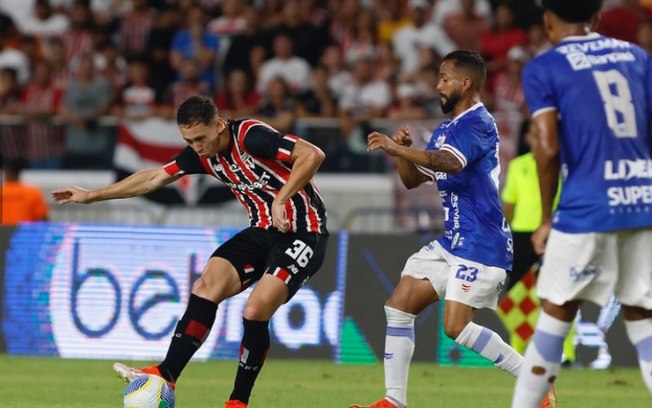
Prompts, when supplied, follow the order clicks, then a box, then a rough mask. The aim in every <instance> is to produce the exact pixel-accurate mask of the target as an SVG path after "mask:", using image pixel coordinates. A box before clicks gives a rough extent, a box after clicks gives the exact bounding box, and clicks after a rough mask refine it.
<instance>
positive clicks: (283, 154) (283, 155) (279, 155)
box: [276, 148, 292, 162]
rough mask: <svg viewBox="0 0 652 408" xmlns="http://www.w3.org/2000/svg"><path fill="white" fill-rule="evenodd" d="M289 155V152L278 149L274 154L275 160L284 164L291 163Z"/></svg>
mask: <svg viewBox="0 0 652 408" xmlns="http://www.w3.org/2000/svg"><path fill="white" fill-rule="evenodd" d="M290 154H291V153H290V152H289V151H287V150H285V149H280V148H279V149H278V151H277V152H276V160H280V161H284V162H289V161H292V158H291V156H290Z"/></svg>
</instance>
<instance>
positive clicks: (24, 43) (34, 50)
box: [20, 35, 43, 69]
mask: <svg viewBox="0 0 652 408" xmlns="http://www.w3.org/2000/svg"><path fill="white" fill-rule="evenodd" d="M20 50H21V51H22V52H24V53H25V56H26V57H27V60H28V61H29V66H30V69H31V67H32V66H33V65H34V62H35V61H37V60H40V59H43V48H42V47H41V44H40V42H39V41H38V40H37V39H36V38H35V37H33V36H31V35H21V36H20Z"/></svg>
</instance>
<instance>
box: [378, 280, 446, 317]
mask: <svg viewBox="0 0 652 408" xmlns="http://www.w3.org/2000/svg"><path fill="white" fill-rule="evenodd" d="M437 300H439V297H438V296H437V293H436V292H435V289H434V288H433V286H432V283H430V281H429V280H427V279H417V278H414V277H412V276H402V277H401V280H400V281H399V282H398V285H397V286H396V288H395V289H394V291H393V292H392V294H391V296H390V297H389V299H387V302H385V305H386V306H389V307H392V308H394V309H398V310H401V311H403V312H407V313H412V314H415V315H416V314H419V313H420V312H421V311H422V310H423V309H425V308H426V307H428V306H429V305H431V304H433V303H435V302H436V301H437Z"/></svg>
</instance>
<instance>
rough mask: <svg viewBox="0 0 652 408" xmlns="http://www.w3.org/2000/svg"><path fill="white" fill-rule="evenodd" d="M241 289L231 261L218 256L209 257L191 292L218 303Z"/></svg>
mask: <svg viewBox="0 0 652 408" xmlns="http://www.w3.org/2000/svg"><path fill="white" fill-rule="evenodd" d="M241 291H242V283H241V282H240V278H239V276H238V272H237V271H236V270H235V268H234V267H233V265H232V264H231V262H229V261H228V260H227V259H224V258H219V257H211V258H210V259H209V260H208V262H207V263H206V266H205V267H204V270H203V271H202V274H201V277H200V278H199V279H198V280H197V282H195V284H194V285H193V287H192V293H193V294H194V295H196V296H199V297H202V298H204V299H208V300H211V301H213V302H215V303H220V302H221V301H223V300H224V299H226V298H229V297H231V296H235V295H237V294H238V293H240V292H241Z"/></svg>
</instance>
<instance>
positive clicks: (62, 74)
mask: <svg viewBox="0 0 652 408" xmlns="http://www.w3.org/2000/svg"><path fill="white" fill-rule="evenodd" d="M45 59H46V60H47V61H48V63H49V64H50V69H51V70H52V82H53V83H54V86H56V87H57V88H59V89H65V88H66V86H67V85H68V75H69V72H68V64H67V63H66V51H65V48H64V45H63V40H61V39H60V38H52V39H51V40H50V41H49V45H48V47H47V49H46V51H45Z"/></svg>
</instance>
